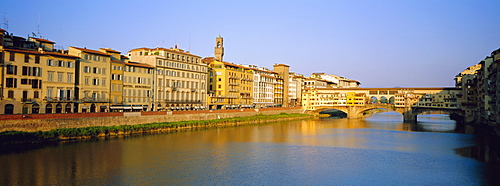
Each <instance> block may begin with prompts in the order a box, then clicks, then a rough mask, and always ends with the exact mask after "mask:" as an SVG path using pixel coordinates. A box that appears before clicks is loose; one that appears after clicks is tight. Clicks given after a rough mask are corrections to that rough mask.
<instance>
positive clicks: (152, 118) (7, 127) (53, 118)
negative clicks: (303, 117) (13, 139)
mask: <svg viewBox="0 0 500 186" xmlns="http://www.w3.org/2000/svg"><path fill="white" fill-rule="evenodd" d="M283 112H284V113H303V110H302V109H301V107H293V108H268V109H237V110H203V111H161V112H107V113H105V112H100V113H68V114H20V115H0V132H3V131H24V132H36V131H49V130H52V129H58V128H80V127H91V126H113V125H137V124H146V123H156V122H174V121H187V120H211V119H220V118H232V117H245V116H254V115H258V114H264V115H272V114H280V113H283Z"/></svg>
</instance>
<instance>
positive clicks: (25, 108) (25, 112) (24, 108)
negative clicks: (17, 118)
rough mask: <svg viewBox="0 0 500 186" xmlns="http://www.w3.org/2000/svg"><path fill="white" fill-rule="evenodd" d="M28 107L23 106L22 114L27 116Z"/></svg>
mask: <svg viewBox="0 0 500 186" xmlns="http://www.w3.org/2000/svg"><path fill="white" fill-rule="evenodd" d="M29 109H30V108H29V106H28V105H23V114H29V113H28V111H29Z"/></svg>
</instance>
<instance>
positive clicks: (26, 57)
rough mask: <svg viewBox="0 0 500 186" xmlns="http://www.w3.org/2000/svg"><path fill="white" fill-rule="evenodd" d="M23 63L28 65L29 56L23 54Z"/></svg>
mask: <svg viewBox="0 0 500 186" xmlns="http://www.w3.org/2000/svg"><path fill="white" fill-rule="evenodd" d="M24 62H25V63H29V62H30V55H29V54H24Z"/></svg>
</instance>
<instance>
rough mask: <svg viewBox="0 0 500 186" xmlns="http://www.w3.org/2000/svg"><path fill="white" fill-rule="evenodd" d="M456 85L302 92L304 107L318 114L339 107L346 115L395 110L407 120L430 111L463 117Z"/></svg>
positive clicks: (316, 89) (459, 94) (352, 116)
mask: <svg viewBox="0 0 500 186" xmlns="http://www.w3.org/2000/svg"><path fill="white" fill-rule="evenodd" d="M461 93H462V92H461V90H460V89H457V88H313V89H305V90H304V92H303V94H302V99H303V100H302V104H303V108H304V109H305V110H307V112H309V113H313V114H317V113H319V112H321V111H324V110H329V109H337V110H340V111H342V112H345V113H346V114H347V118H362V117H363V113H364V112H366V111H368V110H371V109H377V108H384V109H389V110H393V111H395V112H398V113H400V114H402V115H403V118H404V120H405V121H416V120H417V115H418V114H421V113H423V112H427V111H437V110H440V111H446V112H448V113H453V114H458V115H461V116H463V113H462V110H461V107H460V100H461V97H462V95H461Z"/></svg>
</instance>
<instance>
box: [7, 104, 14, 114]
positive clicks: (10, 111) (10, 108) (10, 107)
mask: <svg viewBox="0 0 500 186" xmlns="http://www.w3.org/2000/svg"><path fill="white" fill-rule="evenodd" d="M5 114H14V105H13V104H7V105H5Z"/></svg>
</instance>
